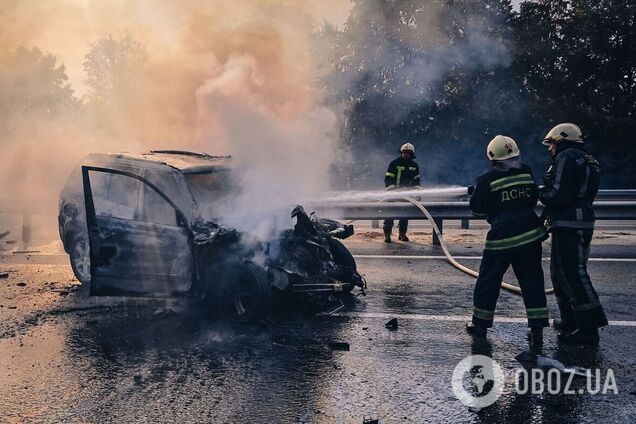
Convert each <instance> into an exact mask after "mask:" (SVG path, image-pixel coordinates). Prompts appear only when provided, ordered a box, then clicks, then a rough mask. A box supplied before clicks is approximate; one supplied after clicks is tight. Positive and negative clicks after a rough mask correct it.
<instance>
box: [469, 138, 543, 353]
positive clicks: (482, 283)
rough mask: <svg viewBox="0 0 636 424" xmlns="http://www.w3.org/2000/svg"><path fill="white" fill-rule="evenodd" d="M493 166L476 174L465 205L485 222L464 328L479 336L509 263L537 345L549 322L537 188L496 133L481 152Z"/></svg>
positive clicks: (509, 142)
mask: <svg viewBox="0 0 636 424" xmlns="http://www.w3.org/2000/svg"><path fill="white" fill-rule="evenodd" d="M486 152H487V154H488V159H490V160H491V161H492V169H490V170H489V171H487V172H486V173H484V174H482V175H481V176H479V177H478V178H477V184H476V185H475V186H474V188H473V189H472V195H471V198H470V209H471V211H472V212H473V214H474V215H476V216H479V217H484V218H486V219H487V220H488V222H489V223H490V226H491V228H490V231H489V232H488V235H487V236H486V244H485V247H484V252H483V259H482V261H481V266H480V268H479V277H478V278H477V283H476V284H475V291H474V295H473V301H474V310H473V319H472V323H469V324H468V326H467V330H468V332H469V333H471V334H472V335H474V336H480V337H484V336H485V335H486V329H487V328H489V327H492V322H493V318H494V315H495V306H496V305H497V298H498V297H499V290H500V288H501V282H502V280H503V275H504V273H505V272H506V271H507V270H508V268H509V267H510V265H512V269H513V271H514V273H515V276H516V277H517V280H518V281H519V286H520V287H521V290H522V293H523V303H524V304H525V307H526V313H527V316H528V326H529V327H530V332H529V333H528V337H529V340H530V342H531V344H532V345H533V346H535V347H538V346H541V344H542V342H543V328H544V327H547V326H548V325H549V321H548V307H547V303H546V296H545V291H544V279H543V268H542V267H541V243H542V242H543V241H544V240H545V239H547V232H546V230H545V228H544V226H543V225H542V223H541V220H540V219H539V217H538V216H537V215H536V213H535V211H534V208H535V206H536V204H537V197H538V188H537V185H536V183H535V182H534V179H533V176H532V170H531V169H530V167H529V166H527V165H525V164H523V163H521V160H520V158H519V148H518V147H517V144H516V143H515V141H514V140H513V139H512V138H510V137H506V136H502V135H498V136H496V137H495V138H493V139H492V141H491V142H490V144H488V148H487V150H486Z"/></svg>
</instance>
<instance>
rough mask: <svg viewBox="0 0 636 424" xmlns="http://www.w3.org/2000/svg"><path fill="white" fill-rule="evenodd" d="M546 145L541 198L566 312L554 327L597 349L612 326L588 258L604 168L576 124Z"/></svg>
mask: <svg viewBox="0 0 636 424" xmlns="http://www.w3.org/2000/svg"><path fill="white" fill-rule="evenodd" d="M543 144H544V145H548V146H549V150H550V153H551V154H552V157H553V162H552V165H551V166H550V169H548V172H547V173H546V175H545V176H544V177H543V182H544V187H543V188H542V189H541V191H540V193H539V199H540V200H541V202H542V203H543V204H545V205H546V208H545V209H544V218H546V219H547V223H548V227H549V228H550V233H551V235H552V256H551V261H550V275H551V277H552V285H553V286H554V293H555V295H556V298H557V304H558V306H559V311H560V312H561V319H560V320H555V321H554V327H555V328H556V329H557V330H559V331H561V334H560V335H559V340H560V341H561V342H564V343H569V344H588V345H596V344H598V342H599V336H598V328H599V327H603V326H606V325H607V318H606V317H605V312H604V311H603V307H602V306H601V303H600V300H599V297H598V295H597V293H596V291H595V290H594V287H592V282H591V281H590V277H589V275H588V273H587V258H588V256H589V253H590V242H591V240H592V235H593V233H594V220H595V217H594V208H593V206H592V203H593V202H594V198H595V197H596V193H597V192H598V188H599V184H600V171H601V167H600V165H599V163H598V162H597V161H596V159H594V158H593V157H592V155H590V154H589V153H588V152H587V151H586V150H585V145H584V144H583V134H582V132H581V129H580V128H579V127H578V126H576V125H575V124H571V123H563V124H559V125H557V126H555V127H554V128H552V129H551V130H550V131H549V132H548V134H546V136H545V138H544V139H543Z"/></svg>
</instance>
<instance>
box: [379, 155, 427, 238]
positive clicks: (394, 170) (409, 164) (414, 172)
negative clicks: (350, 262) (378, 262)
mask: <svg viewBox="0 0 636 424" xmlns="http://www.w3.org/2000/svg"><path fill="white" fill-rule="evenodd" d="M413 159H415V147H414V146H413V145H412V144H411V143H406V144H403V145H402V147H400V157H399V158H397V159H395V160H393V161H391V163H390V164H389V168H388V169H387V170H386V174H385V175H384V186H385V188H386V189H387V190H396V189H400V188H412V189H413V188H417V187H419V185H420V168H419V166H418V165H417V163H416V162H415V161H414V160H413ZM408 226H409V221H408V220H406V219H400V222H399V224H398V229H399V231H400V234H399V236H398V240H400V241H409V238H408V237H407V236H406V230H407V229H408ZM392 230H393V220H392V219H386V220H385V221H384V242H385V243H391V231H392Z"/></svg>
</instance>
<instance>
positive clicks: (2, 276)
mask: <svg viewBox="0 0 636 424" xmlns="http://www.w3.org/2000/svg"><path fill="white" fill-rule="evenodd" d="M0 278H2V279H6V278H9V273H8V272H3V273H2V274H0Z"/></svg>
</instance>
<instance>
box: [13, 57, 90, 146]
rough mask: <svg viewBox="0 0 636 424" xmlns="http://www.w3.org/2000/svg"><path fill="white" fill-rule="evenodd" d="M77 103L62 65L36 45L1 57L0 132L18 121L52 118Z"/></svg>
mask: <svg viewBox="0 0 636 424" xmlns="http://www.w3.org/2000/svg"><path fill="white" fill-rule="evenodd" d="M78 105H79V103H78V101H77V99H76V98H75V97H74V96H73V90H72V88H71V85H70V84H69V83H68V76H67V75H66V71H65V68H64V65H58V64H57V59H56V57H55V56H54V55H52V54H45V53H43V52H42V51H40V50H39V49H38V48H31V49H27V48H25V47H19V48H18V49H16V50H15V51H13V52H10V53H8V54H6V55H4V56H1V57H0V133H2V132H15V131H17V125H18V122H21V121H24V120H29V119H35V118H54V117H58V116H60V115H61V114H63V113H64V112H68V111H71V110H74V109H75V108H77V107H78Z"/></svg>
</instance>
